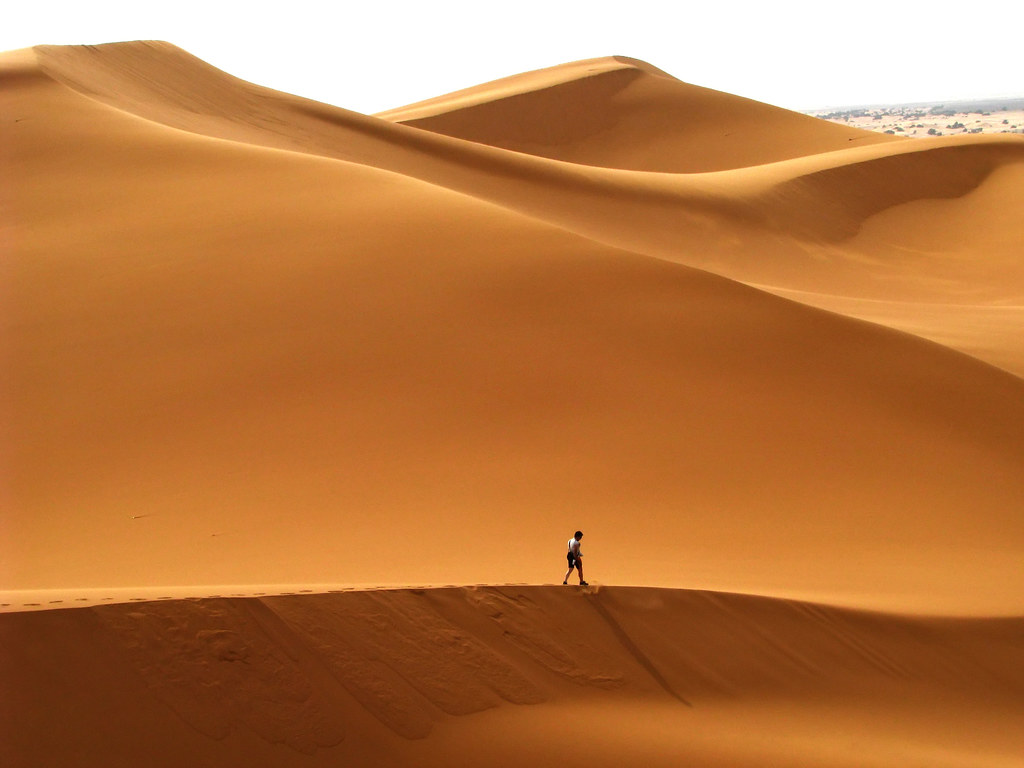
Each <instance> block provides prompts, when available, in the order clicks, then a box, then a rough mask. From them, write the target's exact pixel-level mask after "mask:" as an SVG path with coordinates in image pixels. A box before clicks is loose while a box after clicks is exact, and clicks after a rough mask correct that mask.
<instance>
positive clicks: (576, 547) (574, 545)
mask: <svg viewBox="0 0 1024 768" xmlns="http://www.w3.org/2000/svg"><path fill="white" fill-rule="evenodd" d="M569 551H570V552H572V555H573V557H583V554H582V553H581V552H580V543H579V542H578V541H576V537H575V536H573V537H572V538H571V539H569Z"/></svg>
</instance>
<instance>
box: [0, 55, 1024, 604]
mask: <svg viewBox="0 0 1024 768" xmlns="http://www.w3.org/2000/svg"><path fill="white" fill-rule="evenodd" d="M58 70H59V71H58ZM175 73H177V74H175ZM58 74H59V79H60V80H62V81H63V83H67V85H71V86H73V89H72V88H69V87H67V85H65V84H63V83H62V82H58V81H57V80H55V79H54V77H57V76H58ZM3 93H4V100H5V110H6V111H7V112H8V113H10V114H13V115H14V116H15V120H14V121H13V122H8V123H6V124H5V125H4V130H5V132H6V134H7V135H6V137H5V146H8V147H10V148H11V155H10V167H11V170H12V178H13V179H14V180H15V184H14V185H13V189H14V190H15V191H16V192H15V197H14V198H13V201H12V203H13V204H12V208H11V210H12V211H13V213H14V218H13V221H11V222H10V226H9V227H8V232H9V233H10V237H11V238H12V243H13V247H12V249H11V256H10V258H8V259H6V260H5V264H4V290H5V292H6V295H7V296H8V301H7V302H6V305H5V310H4V336H3V344H4V354H5V358H6V360H8V361H9V365H8V366H7V370H6V372H5V383H4V404H5V408H6V409H7V412H8V413H9V414H10V417H9V418H8V419H6V420H5V423H6V427H5V429H6V430H7V434H8V437H7V439H6V440H5V443H6V445H7V446H8V449H7V450H8V457H7V459H6V461H7V464H8V466H9V468H10V471H9V473H8V476H9V478H10V480H9V485H8V498H9V499H10V504H9V508H10V509H11V510H13V511H14V512H13V514H12V515H11V516H10V522H9V526H10V530H11V532H12V535H13V537H14V540H15V541H17V542H18V546H17V547H16V548H15V549H14V551H13V552H12V556H11V557H9V558H5V561H4V566H3V567H4V583H5V585H7V586H9V587H10V588H12V589H37V588H38V589H43V588H51V589H59V588H62V587H66V586H69V585H70V586H80V587H100V586H111V587H123V586H131V585H136V586H160V585H175V584H179V585H189V584H193V585H194V584H252V583H261V584H266V583H310V582H315V583H324V582H332V583H338V584H367V583H369V584H409V583H421V584H422V583H475V582H481V581H545V580H548V579H553V578H555V577H557V576H560V575H561V574H560V573H559V572H558V570H559V567H560V564H561V560H560V552H559V551H558V547H559V546H560V544H559V543H558V542H560V541H561V540H562V539H563V538H565V533H564V530H563V529H565V528H566V527H568V528H569V529H573V528H575V527H582V528H584V529H589V530H590V531H599V532H604V533H600V534H597V535H594V534H592V536H593V538H594V539H595V541H593V542H592V546H593V548H594V549H596V550H597V551H598V552H599V553H600V554H599V562H600V568H601V572H602V574H603V577H604V578H605V580H609V581H619V582H626V583H638V584H657V585H663V586H682V585H694V584H697V585H700V586H705V587H712V588H722V589H738V590H747V591H760V592H769V593H787V594H796V593H799V594H814V595H817V596H827V597H829V598H830V599H833V600H845V601H850V602H857V603H861V604H869V605H882V606H889V607H900V608H914V609H922V608H933V609H937V610H944V611H955V612H967V613H973V612H977V611H992V610H994V611H1001V612H1004V611H1016V610H1019V608H1020V606H1021V600H1022V598H1021V595H1022V594H1024V590H1022V589H1021V587H1022V586H1024V583H1022V581H1021V579H1022V575H1021V572H1020V569H1019V568H1018V567H1017V563H1018V562H1019V557H1020V555H1021V551H1022V549H1024V521H1022V519H1021V518H1020V515H1019V513H1018V511H1017V504H1018V500H1019V499H1020V498H1021V497H1022V491H1024V476H1022V473H1020V472H1019V471H1018V469H1019V465H1020V459H1021V456H1022V455H1024V384H1022V382H1021V380H1020V379H1019V378H1017V377H1015V376H1013V375H1011V374H1009V373H1007V372H1005V371H1002V370H998V369H996V368H993V367H991V366H989V365H986V364H983V363H981V362H978V361H977V360H975V359H972V358H970V357H967V356H964V355H963V354H960V353H958V352H955V351H952V350H950V349H948V348H945V347H942V346H939V345H936V344H934V343H931V342H927V341H923V340H922V339H921V338H917V337H913V336H910V335H907V334H903V333H897V332H893V331H891V330H888V329H885V328H881V327H878V326H874V325H869V324H866V323H862V322H858V321H853V320H850V319H847V318H844V317H840V316H836V315H834V314H829V313H825V312H822V311H819V310H816V309H812V308H809V307H806V306H802V305H800V304H796V303H793V302H790V301H786V300H782V299H779V298H777V297H776V296H773V295H770V294H768V293H764V292H761V291H757V290H753V289H751V288H749V287H746V286H744V285H741V284H739V283H737V282H733V281H730V280H726V279H723V278H720V277H716V276H713V275H710V274H707V273H706V272H699V271H695V270H693V269H691V268H689V267H688V266H686V265H685V264H684V263H683V262H685V261H687V260H689V261H691V262H693V263H694V264H696V265H698V266H709V264H710V263H713V262H715V261H716V260H722V261H723V262H725V261H728V259H730V258H735V257H736V255H737V253H740V252H743V253H745V254H746V255H747V256H748V257H749V259H751V260H753V261H756V260H757V259H759V258H761V254H758V253H757V252H756V251H753V252H748V249H750V248H754V247H756V246H757V245H759V244H760V245H762V246H763V247H764V249H765V251H766V254H767V255H766V256H764V258H765V260H766V261H770V262H773V263H774V264H775V265H776V267H777V270H778V271H780V272H783V271H785V270H788V271H791V272H799V268H798V267H799V265H796V266H793V265H792V264H791V263H787V262H785V260H784V259H783V256H784V255H785V253H791V252H794V251H796V250H799V251H800V252H801V253H803V254H804V256H805V258H806V259H808V260H812V261H813V260H814V257H813V255H812V256H808V251H807V249H808V248H810V247H811V245H812V244H814V243H818V244H819V245H821V247H822V248H823V249H827V248H828V247H832V245H830V244H833V243H835V242H837V241H839V240H841V238H843V237H847V238H848V237H849V233H848V232H846V231H845V230H844V229H843V226H845V223H847V222H849V221H862V222H870V221H872V220H873V219H874V218H875V217H876V216H878V215H879V213H878V212H876V209H877V208H878V207H879V205H880V204H879V203H877V202H873V200H874V194H873V193H872V194H868V193H867V192H862V193H860V194H859V197H860V198H864V200H863V202H862V203H861V204H860V205H859V207H858V206H857V205H854V204H852V203H844V202H843V201H844V200H846V199H848V198H858V192H857V188H858V185H860V187H862V188H864V189H869V188H870V187H869V186H866V185H867V184H868V182H866V181H864V179H863V178H861V171H860V170H859V169H860V168H861V167H862V165H863V164H867V165H870V164H871V163H872V162H883V161H884V159H885V158H896V160H894V161H893V162H899V161H900V158H904V157H906V158H910V160H908V161H907V162H911V160H912V162H913V163H916V164H917V165H919V166H922V167H924V168H925V169H926V170H925V171H922V175H921V178H922V180H924V181H928V180H930V179H934V178H936V177H937V176H940V175H941V171H942V169H944V168H946V167H947V166H954V167H955V157H957V156H959V155H958V154H957V153H959V154H960V155H963V154H965V153H967V154H969V153H972V152H974V153H976V154H977V155H978V156H979V157H982V158H983V162H984V163H987V164H988V166H991V167H990V168H989V169H988V171H987V172H986V173H980V175H981V176H984V177H985V178H989V177H991V176H993V175H995V173H996V171H995V170H993V169H997V168H1003V167H1004V166H1006V163H1007V162H1009V161H1007V160H1006V158H1012V157H1016V155H1014V154H1013V153H1014V152H1015V151H1016V150H1017V149H1019V146H1018V145H1013V146H1011V145H1010V144H1005V143H997V144H995V145H992V146H989V145H976V144H971V143H967V144H964V145H963V146H960V145H957V146H955V147H950V148H947V149H943V147H937V148H935V149H930V150H929V149H926V148H925V146H924V145H922V150H921V151H919V152H916V151H914V150H913V149H912V148H911V145H910V143H909V142H897V143H895V144H894V145H893V146H894V147H896V148H897V149H895V150H894V151H895V152H896V154H886V151H887V150H886V147H887V146H888V145H879V146H878V147H865V148H861V149H858V150H851V152H853V153H854V157H853V158H849V159H847V160H844V159H843V158H842V157H838V156H837V155H842V154H843V153H829V154H827V155H818V156H813V157H808V158H798V159H794V160H790V161H786V162H784V163H777V164H774V165H772V166H758V167H756V168H752V169H746V170H748V171H749V173H745V174H744V173H741V171H733V172H729V174H726V178H724V179H723V178H722V175H720V174H694V175H686V174H683V175H678V176H669V175H665V174H661V175H651V174H643V173H627V172H625V171H621V170H615V171H612V170H607V169H583V168H581V167H579V166H575V165H570V164H568V163H564V162H558V161H553V160H548V159H544V158H534V157H529V156H526V155H522V154H521V153H515V152H509V151H506V150H502V149H498V148H494V147H484V146H481V145H479V144H475V143H472V142H467V141H463V140H460V139H454V138H451V137H434V136H433V135H432V134H430V133H428V132H425V131H422V130H418V129H414V128H410V127H407V126H402V125H394V124H392V123H390V122H387V121H384V120H380V119H377V118H370V117H366V116H362V115H356V114H355V113H348V112H344V110H336V109H334V108H329V107H325V106H323V105H319V106H318V105H313V104H312V103H310V102H304V101H303V100H301V99H297V98H295V97H289V96H286V95H280V94H274V93H273V92H268V91H265V90H263V89H258V88H256V87H255V86H248V85H246V84H244V83H241V82H240V81H236V80H233V79H232V78H229V77H227V76H225V75H223V74H222V73H218V72H216V70H211V69H210V68H208V67H207V66H206V65H201V64H197V63H196V61H195V60H194V59H192V58H191V57H188V56H187V54H184V53H182V52H180V51H178V50H177V49H174V48H173V47H171V46H167V45H166V44H156V45H150V44H131V45H123V46H111V47H101V48H98V49H54V48H44V49H41V50H39V51H38V52H35V51H28V52H21V53H17V54H10V55H8V58H7V63H6V74H5V78H4V92H3ZM114 101H116V104H114V103H113V102H114ZM115 107H116V108H115ZM289 116H291V117H294V119H295V121H296V122H295V124H292V123H291V122H288V120H286V119H285V118H287V117H289ZM304 121H305V122H304ZM317 126H319V127H317ZM314 128H316V130H314ZM943 146H944V145H943ZM282 150H288V151H282ZM933 156H936V157H941V160H937V161H935V162H938V163H939V165H938V166H936V167H937V168H938V169H939V170H935V168H933V167H932V166H931V165H929V163H931V162H932V160H931V158H932V157H933ZM878 158H883V159H882V160H879V159H878ZM950 158H954V159H950ZM978 162H982V161H978ZM973 167H974V166H970V167H969V168H968V170H967V171H965V172H963V173H960V174H959V175H956V178H955V179H954V180H953V181H951V182H949V183H950V184H951V185H952V186H953V187H956V188H957V189H959V188H960V187H959V186H958V185H960V186H963V185H967V186H970V185H971V184H973V183H976V182H977V178H976V177H977V176H978V175H979V173H976V172H975V171H974V170H972V168H973ZM1006 167H1009V168H1012V164H1011V165H1010V166H1006ZM885 172H886V173H889V172H891V169H889V168H887V170H886V171H885ZM836 174H838V175H840V176H843V175H844V174H845V176H844V179H845V180H844V181H842V182H841V183H839V182H830V181H829V179H830V178H833V177H834V176H835V175H836ZM986 174H987V175H986ZM869 178H872V179H873V178H875V176H872V175H871V174H869ZM964 179H966V180H964ZM851 184H852V185H853V188H850V187H851ZM912 188H913V184H912V183H910V182H908V183H907V184H905V185H904V186H903V187H901V188H900V189H898V190H896V191H895V192H893V197H892V199H891V200H889V201H888V207H886V208H885V212H890V211H892V210H893V209H894V208H898V207H900V206H902V205H905V204H906V203H905V202H904V200H905V198H907V196H913V189H912ZM829 191H831V197H829ZM474 192H476V193H477V194H474ZM844 196H845V197H844ZM823 200H825V202H821V201H823ZM816 201H817V202H820V203H821V206H822V207H821V211H820V216H819V217H817V218H815V217H814V216H811V215H809V214H807V213H806V212H805V208H806V207H807V206H810V205H813V204H815V203H816ZM883 207H884V206H883ZM588 212H589V213H588ZM603 213H607V214H608V215H607V216H602V215H599V214H603ZM524 214H529V215H524ZM844 217H845V218H844ZM541 219H546V221H545V220H541ZM837 222H838V223H837ZM858 231H860V232H863V228H862V229H861V230H858ZM676 233H678V235H679V238H678V242H679V247H678V248H677V250H676V251H675V252H671V253H670V252H669V250H670V247H671V244H672V242H673V241H674V238H675V234H676ZM784 236H785V237H786V238H787V239H785V240H784V241H783V240H782V238H783V237H784ZM780 242H782V245H779V243H780ZM609 243H614V244H615V245H616V246H618V247H612V245H610V244H609ZM773 244H774V245H773ZM627 246H629V248H627ZM698 248H699V249H698ZM772 248H776V249H777V251H778V252H777V253H774V255H772ZM821 253H828V251H827V250H822V251H821ZM651 254H654V255H657V256H658V257H659V258H653V257H652V255H651ZM732 268H739V267H737V266H736V264H735V263H734V264H733V267H732ZM840 269H841V270H845V271H846V272H847V273H849V271H850V270H851V269H852V267H851V265H850V264H849V263H846V264H843V265H841V267H837V270H836V274H838V273H839V271H840ZM722 271H723V272H728V271H729V270H727V269H725V270H722ZM570 521H571V522H570ZM627 521H628V522H627ZM589 541H590V540H588V542H589ZM551 542H555V543H554V544H552V543H551ZM766 553H770V555H768V556H766ZM979 553H981V554H979ZM982 555H983V556H982ZM552 569H555V573H552Z"/></svg>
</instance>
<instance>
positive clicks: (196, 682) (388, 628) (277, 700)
mask: <svg viewBox="0 0 1024 768" xmlns="http://www.w3.org/2000/svg"><path fill="white" fill-rule="evenodd" d="M1022 633H1024V620H1021V619H1004V620H955V621H954V620H940V619H925V618H918V619H914V618H907V617H898V616H888V615H882V614H870V613H860V612H855V611H847V610H840V609H835V608H829V607H825V606H820V605H812V604H807V603H798V602H790V601H782V600H772V599H766V598H758V597H747V596H741V595H729V594H723V593H707V592H689V591H681V590H680V591H676V590H652V589H628V588H604V589H601V590H583V591H581V590H577V589H575V588H561V587H500V588H499V587H488V588H450V589H435V590H395V591H383V592H349V593H338V594H320V595H290V596H279V597H270V598H262V599H192V600H179V601H170V602H156V603H138V604H125V605H109V606H104V607H97V608H80V609H69V610H59V611H45V612H40V613H23V614H6V615H2V616H0V682H2V684H3V689H4V697H3V705H2V706H3V707H4V713H3V715H4V716H3V718H2V720H0V722H2V723H3V728H4V733H3V734H2V735H3V738H2V739H0V759H2V762H3V764H4V765H6V766H9V767H10V768H21V767H22V766H30V765H87V764H92V763H94V762H95V763H97V764H103V765H108V766H113V765H138V764H146V765H154V766H162V765H183V764H192V765H237V764H239V762H240V761H249V760H252V761H254V762H252V763H246V764H256V765H269V764H274V765H299V764H302V765H337V764H338V761H353V760H355V761H357V762H358V761H360V760H366V759H368V758H370V757H371V756H372V759H373V760H374V761H375V762H376V763H377V764H381V765H388V764H408V762H407V761H410V760H411V761H413V762H415V763H417V764H422V763H423V762H424V761H426V762H427V763H428V764H443V763H444V761H445V760H453V759H458V754H457V753H453V752H452V751H451V750H453V749H457V748H463V749H465V748H469V747H471V746H472V745H473V743H474V740H475V739H477V738H479V737H480V735H481V734H482V733H486V732H487V731H488V729H490V730H491V735H492V736H494V735H495V734H496V733H497V732H498V731H500V726H499V725H498V724H499V723H500V722H506V718H508V717H511V718H513V720H512V721H509V722H520V723H522V724H524V725H525V726H526V727H530V728H536V729H537V730H536V731H535V732H529V733H522V734H521V736H522V737H523V738H522V739H521V742H520V746H519V748H518V753H516V751H515V750H513V752H512V753H511V754H502V755H501V756H500V758H496V761H495V762H496V763H497V764H503V765H504V764H515V761H516V760H523V759H529V757H530V755H531V750H536V749H537V748H538V747H542V748H544V749H552V751H553V754H548V755H547V756H546V757H540V759H536V760H535V763H534V764H538V765H556V764H562V760H561V758H559V757H558V756H557V749H556V748H555V747H556V745H555V744H550V743H547V742H546V739H545V737H544V736H543V728H542V726H540V725H539V723H542V722H544V721H546V720H549V719H551V718H555V719H557V718H558V717H559V716H560V713H561V714H563V715H564V713H566V712H573V711H576V708H580V707H582V708H583V709H584V710H586V708H588V707H590V708H593V709H594V711H597V712H600V711H601V708H602V707H604V706H612V707H613V708H614V709H615V710H616V711H617V712H619V713H620V715H621V716H622V717H624V718H626V719H627V720H628V719H629V718H631V717H635V716H636V710H637V709H639V710H640V711H641V712H643V711H648V712H657V713H658V716H659V717H660V718H662V727H663V728H664V729H665V730H666V732H671V733H673V734H674V735H673V736H672V744H673V745H674V747H673V750H672V751H671V753H669V754H664V755H662V758H661V759H662V760H663V761H668V760H669V759H670V758H675V759H679V758H682V757H686V756H687V755H688V754H690V755H691V756H692V754H693V752H692V751H691V750H697V748H698V744H699V736H698V734H697V733H696V732H695V731H696V730H698V729H697V726H698V724H700V723H702V722H705V721H708V722H715V721H716V717H717V716H718V715H721V718H720V719H721V720H723V721H724V723H725V724H726V726H725V727H727V728H728V729H732V730H733V731H734V732H735V733H736V734H739V733H740V732H741V729H742V728H743V727H744V726H743V723H742V722H741V721H739V720H737V721H733V720H731V719H730V716H729V712H731V711H734V710H735V709H736V708H740V709H743V708H748V709H750V711H751V712H757V711H758V710H764V711H771V710H773V709H774V708H780V709H781V710H786V709H787V708H791V707H795V706H799V707H803V708H805V709H806V710H807V711H808V712H810V711H813V710H814V709H816V708H823V709H827V708H829V707H831V706H840V705H845V704H849V703H850V702H857V706H858V707H862V708H871V709H873V710H875V711H877V712H881V713H883V714H884V715H885V717H888V718H902V719H904V720H906V721H907V722H910V721H912V720H913V719H914V718H918V717H926V716H928V713H929V712H933V711H935V710H938V709H941V708H949V707H954V708H958V707H962V703H961V702H962V701H964V700H965V699H969V700H970V702H971V703H970V706H971V708H972V709H973V710H974V712H975V713H976V714H983V715H984V716H985V717H986V718H988V719H989V720H990V721H993V722H1001V723H1007V722H1009V721H1010V720H1011V719H1012V718H1014V717H1017V718H1019V717H1020V716H1021V715H1024V708H1022V704H1021V702H1022V701H1024V646H1022V644H1021V641H1020V637H1021V636H1022ZM798 702H799V705H798ZM521 707H525V708H526V709H527V710H528V712H525V713H523V714H515V713H514V710H516V709H517V708H521ZM645 708H648V709H647V710H645ZM497 711H500V712H504V715H502V717H501V718H497V719H496V718H495V717H493V716H491V715H489V714H488V713H494V712H497ZM44 712H45V713H48V716H47V717H40V716H39V715H40V713H44ZM716 713H717V714H716ZM521 718H526V719H525V720H521ZM599 719H600V718H599ZM795 719H799V718H795ZM531 723H532V724H533V725H530V724H531ZM577 727H579V726H578V725H577ZM596 727H597V723H594V724H591V725H590V726H587V725H585V724H584V725H583V726H582V731H578V732H577V733H578V738H579V741H580V743H581V745H585V744H586V743H587V742H588V741H591V740H592V739H593V738H594V737H596ZM718 727H722V723H721V722H719V723H718ZM784 731H785V729H783V732H782V733H779V734H778V736H779V738H782V739H784V738H785V736H786V734H785V732H784ZM882 731H884V729H883V728H881V727H880V726H879V732H878V733H876V737H877V738H879V739H881V738H882V736H883V733H882ZM960 737H961V738H966V736H965V735H964V734H960ZM936 738H937V739H938V740H939V741H940V742H941V741H942V740H943V738H944V737H943V736H942V735H941V734H937V735H936ZM1014 738H1019V736H1018V737H1014V736H1013V735H1012V734H1010V735H1008V736H1007V738H1006V743H1003V744H997V745H994V746H995V747H996V751H997V752H998V751H999V749H1007V748H1008V746H1007V744H1008V743H1012V741H1013V739H1014ZM870 747H871V745H870V743H868V744H866V745H865V749H866V750H867V752H870ZM581 748H582V749H583V750H584V753H586V750H587V748H586V746H582V747H581ZM630 749H635V745H634V746H631V745H630V743H629V740H628V739H621V740H619V742H618V745H617V748H615V749H613V750H612V751H611V752H605V753H604V754H603V756H602V755H593V756H591V757H592V758H593V759H594V760H595V762H596V764H599V765H613V764H616V761H619V760H622V759H625V758H627V757H628V751H629V750H630ZM806 749H808V750H810V752H809V754H813V749H814V746H813V744H807V745H806ZM731 751H732V748H731V747H730V746H729V745H728V744H722V745H720V750H719V752H720V754H719V756H720V757H722V759H724V760H728V759H729V755H730V753H731ZM734 757H736V755H735V754H734ZM484 762H488V763H490V762H491V761H489V760H488V761H484ZM741 762H742V761H741ZM665 764H668V762H665ZM819 764H822V763H819ZM864 764H870V762H867V763H864ZM993 764H996V763H993Z"/></svg>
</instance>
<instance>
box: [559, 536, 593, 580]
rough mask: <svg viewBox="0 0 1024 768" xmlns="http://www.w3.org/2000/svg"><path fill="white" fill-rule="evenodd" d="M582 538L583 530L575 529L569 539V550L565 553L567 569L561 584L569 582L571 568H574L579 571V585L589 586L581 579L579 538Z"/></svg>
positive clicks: (581, 556)
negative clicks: (567, 562) (567, 563)
mask: <svg viewBox="0 0 1024 768" xmlns="http://www.w3.org/2000/svg"><path fill="white" fill-rule="evenodd" d="M582 538H583V531H576V533H574V534H573V537H572V538H571V539H569V552H568V553H567V554H566V556H565V559H566V560H568V561H569V570H568V571H566V572H565V578H564V579H562V583H563V584H568V583H569V577H570V576H572V569H573V568H575V569H576V570H577V571H579V572H580V586H582V587H586V586H589V585H588V584H587V582H585V581H584V580H583V553H582V552H580V540H581V539H582Z"/></svg>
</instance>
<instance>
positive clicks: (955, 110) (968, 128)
mask: <svg viewBox="0 0 1024 768" xmlns="http://www.w3.org/2000/svg"><path fill="white" fill-rule="evenodd" d="M807 114H810V115H813V116H815V117H820V118H823V119H825V120H829V121H830V122H834V123H843V124H846V125H850V126H854V127H857V128H865V129H867V130H872V131H880V132H882V133H887V134H890V135H901V136H915V135H917V136H925V135H927V136H943V135H947V134H950V133H952V134H956V133H968V134H970V133H1024V98H1012V99H985V100H978V101H960V102H943V103H922V104H890V105H883V106H859V107H848V108H843V109H833V110H820V111H816V112H808V113H807ZM950 118H952V119H950Z"/></svg>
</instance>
